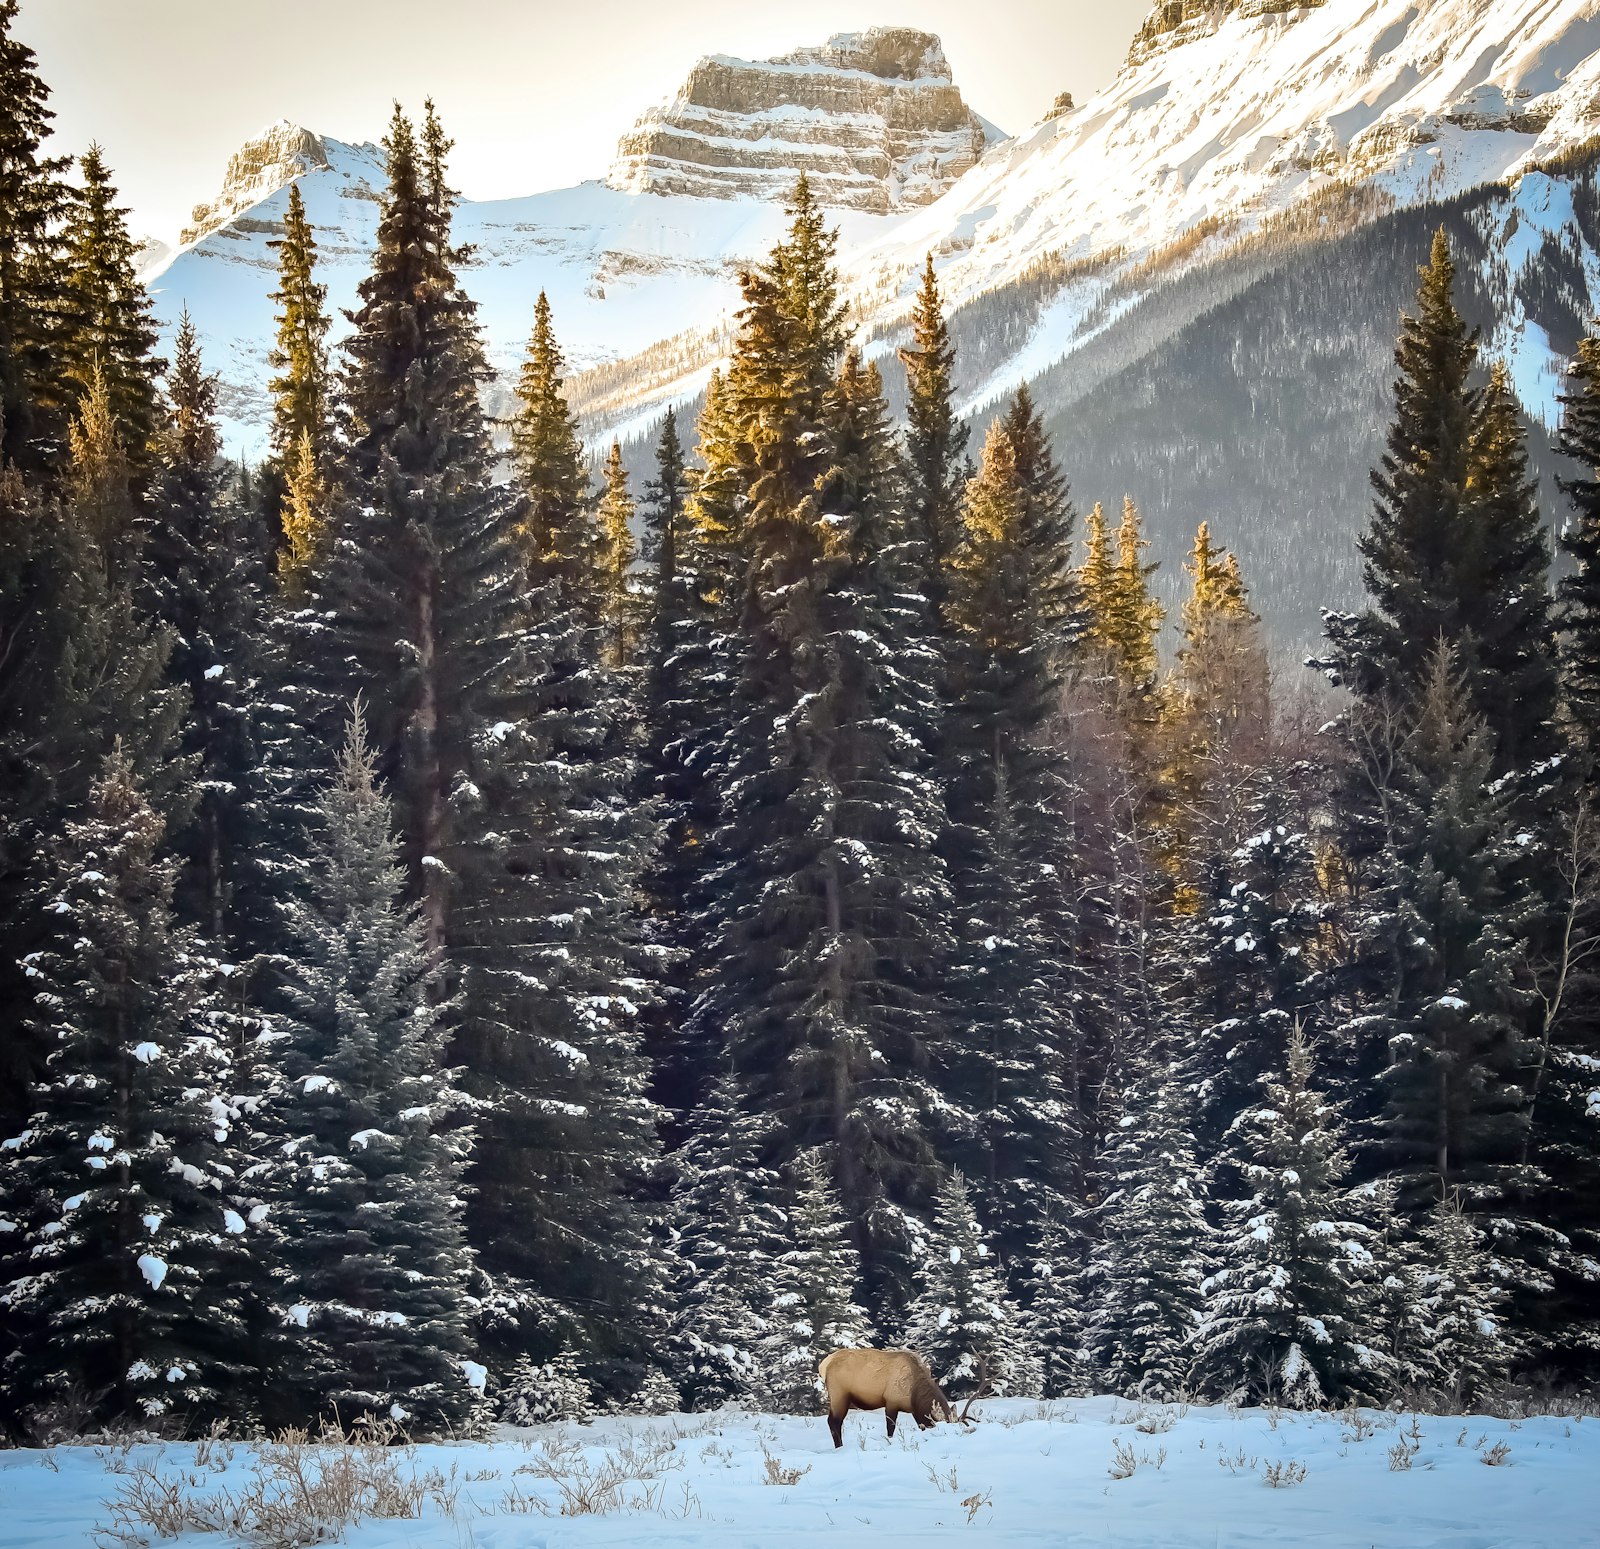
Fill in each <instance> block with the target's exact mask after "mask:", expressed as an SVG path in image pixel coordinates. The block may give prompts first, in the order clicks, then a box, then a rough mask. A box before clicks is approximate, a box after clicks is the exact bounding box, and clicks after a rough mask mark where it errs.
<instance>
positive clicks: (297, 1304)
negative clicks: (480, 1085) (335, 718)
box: [269, 707, 474, 1431]
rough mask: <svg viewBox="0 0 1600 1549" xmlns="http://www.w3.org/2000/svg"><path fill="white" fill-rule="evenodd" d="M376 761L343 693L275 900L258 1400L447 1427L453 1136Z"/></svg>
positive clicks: (459, 1397)
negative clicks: (296, 892) (270, 1259)
mask: <svg viewBox="0 0 1600 1549" xmlns="http://www.w3.org/2000/svg"><path fill="white" fill-rule="evenodd" d="M375 763H376V760H375V757H374V754H373V751H372V749H371V748H370V747H369V746H368V744H367V740H366V730H365V727H364V726H363V724H362V721H361V717H360V711H359V707H358V708H357V711H356V714H355V716H354V717H353V719H352V721H351V723H350V729H349V735H348V738H347V740H346V743H345V747H344V750H343V752H342V754H341V755H340V758H339V765H338V776H337V778H336V780H335V781H334V782H333V783H332V784H331V785H330V786H329V787H328V788H327V790H326V792H325V793H324V795H323V797H322V801H321V803H320V808H321V810H320V813H319V819H320V821H319V823H318V826H317V828H316V829H315V830H314V831H313V832H312V833H311V834H310V835H309V836H308V840H307V842H308V845H309V849H310V868H309V869H310V874H311V877H312V879H313V882H312V892H311V893H310V895H309V896H307V897H305V898H302V899H298V900H296V901H295V902H294V904H293V906H292V907H291V909H290V911H289V912H290V919H289V921H288V925H289V930H290V934H291V935H292V937H293V939H294V941H295V943H296V952H295V966H294V970H293V974H292V977H291V979H290V981H289V983H288V985H287V986H286V987H285V990H284V1000H285V1003H286V1006H285V1011H284V1013H283V1015H282V1016H280V1017H279V1018H278V1027H277V1032H278V1036H279V1037H280V1039H281V1040H282V1045H281V1047H282V1052H281V1055H280V1059H281V1064H282V1077H283V1079H282V1085H281V1092H280V1094H279V1096H278V1098H277V1099H276V1101H275V1103H274V1108H275V1112H274V1113H273V1115H272V1122H271V1133H272V1136H273V1142H274V1148H275V1152H276V1155H275V1156H274V1158H273V1160H272V1163H271V1166H270V1182H269V1189H270V1198H271V1205H272V1219H273V1222H274V1224H275V1227H276V1230H277V1233H278V1236H279V1240H280V1243H281V1250H280V1251H281V1254H282V1259H283V1265H282V1271H283V1289H282V1293H281V1296H282V1301H283V1303H284V1304H285V1306H286V1308H287V1321H288V1323H289V1325H290V1332H289V1333H287V1334H286V1336H285V1337H284V1340H283V1348H282V1350H281V1353H280V1361H281V1366H282V1370H283V1372H284V1380H285V1386H286V1387H287V1388H288V1390H289V1391H287V1392H285V1391H283V1390H282V1389H280V1391H279V1393H278V1395H276V1396H277V1397H278V1398H279V1399H280V1400H282V1401H284V1407H285V1411H286V1414H287V1415H288V1416H309V1415H321V1416H324V1417H327V1418H330V1419H331V1418H336V1417H339V1418H343V1419H344V1420H346V1421H349V1420H351V1419H354V1418H356V1417H358V1416H360V1415H362V1414H376V1415H381V1416H385V1417H391V1418H393V1419H396V1420H398V1421H401V1422H402V1423H404V1424H406V1425H407V1426H411V1427H415V1428H417V1429H419V1430H424V1431H438V1430H459V1429H460V1428H461V1427H462V1426H463V1424H465V1423H467V1422H468V1421H469V1420H470V1419H471V1417H472V1414H473V1410H474V1395H473V1391H472V1386H471V1384H470V1382H469V1381H468V1376H467V1370H466V1368H465V1366H464V1365H463V1363H464V1362H465V1361H466V1360H467V1359H468V1357H469V1356H470V1354H471V1353H472V1352H471V1345H470V1343H469V1339H468V1333H467V1309H468V1305H469V1303H468V1287H469V1284H470V1273H469V1272H470V1269H471V1258H470V1255H469V1253H468V1251H467V1247H466V1244H465V1241H464V1238H463V1234H462V1223H461V1199H460V1183H461V1173H462V1167H463V1163H464V1159H465V1155H466V1152H467V1149H468V1143H469V1139H470V1133H469V1132H468V1131H467V1130H465V1129H463V1128H462V1127H461V1126H460V1124H459V1115H460V1112H461V1110H462V1108H463V1107H464V1098H463V1096H462V1094H461V1093H460V1092H459V1091H458V1090H457V1088H456V1085H455V1076H454V1073H453V1072H452V1071H450V1070H449V1069H448V1068H447V1067H446V1066H445V1065H444V1063H443V1060H444V1053H445V1040H446V1037H447V1028H446V1025H445V1022H444V1019H443V1017H442V1015H441V1008H440V1007H439V1005H438V1004H437V1000H436V998H435V997H433V996H432V995H430V981H431V978H432V973H431V970H430V967H429V961H428V951H427V944H426V941H425V938H424V934H423V931H422V928H421V925H420V922H419V919H418V914H417V910H416V908H415V906H412V905H407V904H406V903H405V902H404V898H403V892H404V883H405V876H404V873H403V871H402V870H401V869H400V867H399V866H398V864H397V860H398V847H397V845H396V841H395V838H394V834H393V830H392V824H391V813H390V806H389V802H388V800H387V799H386V798H385V796H384V795H383V792H382V791H381V789H380V788H379V786H378V784H377V777H376V769H375Z"/></svg>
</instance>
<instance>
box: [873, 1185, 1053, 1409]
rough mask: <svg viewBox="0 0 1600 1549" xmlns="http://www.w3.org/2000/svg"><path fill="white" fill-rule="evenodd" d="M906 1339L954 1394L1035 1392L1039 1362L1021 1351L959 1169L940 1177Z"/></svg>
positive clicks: (1017, 1324)
mask: <svg viewBox="0 0 1600 1549" xmlns="http://www.w3.org/2000/svg"><path fill="white" fill-rule="evenodd" d="M905 1337H906V1343H907V1344H908V1345H909V1346H910V1347H911V1348H912V1349H913V1350H915V1351H916V1352H917V1354H918V1355H920V1356H921V1357H922V1358H923V1360H924V1361H926V1362H927V1364H928V1367H929V1369H930V1370H931V1371H933V1372H934V1373H935V1374H936V1375H937V1377H938V1381H939V1385H940V1386H941V1387H942V1388H943V1389H944V1390H945V1392H947V1393H948V1394H949V1395H950V1396H951V1397H952V1398H963V1397H968V1396H973V1395H976V1396H978V1397H984V1398H990V1397H1018V1396H1020V1397H1029V1396H1031V1395H1033V1394H1035V1393H1037V1391H1038V1383H1039V1377H1040V1373H1039V1367H1038V1362H1037V1360H1036V1359H1034V1358H1030V1356H1029V1354H1028V1353H1027V1352H1026V1350H1025V1346H1024V1341H1023V1326H1022V1319H1021V1317H1020V1315H1019V1314H1018V1312H1017V1308H1016V1306H1015V1305H1014V1304H1013V1302H1012V1300H1011V1297H1010V1294H1009V1292H1008V1291H1007V1289H1006V1282H1005V1276H1004V1275H1003V1274H1002V1273H1001V1272H1000V1270H999V1269H998V1268H997V1267H996V1265H995V1264H994V1263H993V1262H992V1256H991V1254H990V1252H989V1247H988V1244H987V1243H985V1242H984V1240H983V1234H982V1231H981V1230H980V1228H979V1226H978V1217H977V1214H976V1212H975V1211H974V1210H973V1207H972V1199H971V1197H970V1195H969V1194H968V1192H967V1185H966V1180H965V1179H963V1178H962V1176H961V1174H960V1173H959V1172H957V1173H952V1174H951V1175H950V1176H949V1177H948V1178H947V1179H945V1180H944V1182H943V1183H942V1184H941V1185H940V1186H939V1193H938V1195H937V1197H936V1198H935V1201H934V1208H933V1230H932V1232H931V1234H930V1236H929V1242H928V1252H927V1255H926V1256H925V1257H924V1259H923V1261H922V1264H921V1265H920V1266H919V1268H918V1271H917V1294H916V1297H915V1299H914V1300H913V1301H912V1303H911V1307H910V1310H909V1312H908V1314H907V1318H906V1336H905Z"/></svg>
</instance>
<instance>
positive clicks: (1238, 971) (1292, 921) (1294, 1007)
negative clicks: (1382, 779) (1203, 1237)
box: [1175, 766, 1328, 1198]
mask: <svg viewBox="0 0 1600 1549" xmlns="http://www.w3.org/2000/svg"><path fill="white" fill-rule="evenodd" d="M1248 785H1249V790H1248V794H1247V796H1246V798H1245V801H1244V802H1243V811H1242V813H1241V817H1242V818H1243V820H1244V825H1245V826H1246V828H1247V829H1248V836H1247V837H1246V838H1245V840H1244V842H1243V843H1242V844H1238V845H1233V846H1224V849H1223V853H1220V854H1216V855H1213V856H1211V857H1209V858H1207V859H1206V860H1205V861H1203V862H1202V864H1201V866H1200V868H1199V872H1198V875H1197V877H1196V883H1197V888H1196V891H1197V899H1196V903H1197V912H1196V914H1195V915H1194V917H1193V919H1192V920H1191V921H1190V922H1188V924H1187V926H1186V928H1185V929H1184V930H1183V931H1182V932H1181V934H1180V936H1179V938H1178V941H1177V942H1176V944H1175V946H1176V950H1177V954H1178V962H1177V964H1176V967H1177V969H1178V971H1179V973H1180V974H1181V976H1182V980H1183V989H1182V993H1183V997H1184V1001H1185V1004H1186V1007H1187V1009H1188V1014H1189V1015H1190V1017H1191V1018H1192V1019H1193V1021H1194V1022H1195V1024H1196V1028H1195V1033H1194V1036H1193V1037H1192V1038H1191V1039H1189V1040H1187V1041H1186V1043H1187V1046H1186V1048H1185V1049H1184V1051H1183V1053H1182V1055H1181V1059H1182V1066H1183V1074H1184V1078H1185V1080H1186V1081H1187V1082H1188V1084H1189V1086H1190V1089H1191V1091H1192V1093H1193V1097H1192V1103H1193V1109H1192V1111H1193V1115H1194V1135H1195V1144H1196V1147H1197V1149H1198V1152H1199V1154H1200V1156H1201V1157H1202V1158H1203V1159H1204V1162H1205V1164H1206V1166H1207V1168H1208V1170H1209V1174H1210V1186H1209V1188H1208V1192H1209V1193H1210V1194H1212V1195H1213V1196H1220V1197H1222V1198H1237V1197H1238V1196H1239V1194H1240V1193H1242V1192H1243V1186H1242V1180H1241V1179H1240V1178H1239V1176H1238V1174H1237V1173H1236V1172H1235V1171H1233V1170H1232V1168H1231V1166H1230V1161H1229V1158H1228V1156H1227V1154H1226V1151H1225V1147H1224V1146H1223V1137H1224V1136H1225V1135H1226V1134H1227V1133H1228V1131H1229V1129H1230V1128H1231V1127H1232V1125H1233V1123H1234V1121H1235V1120H1236V1119H1237V1118H1238V1117H1239V1115H1240V1114H1241V1113H1242V1112H1243V1111H1244V1110H1245V1109H1246V1108H1247V1107H1249V1106H1251V1105H1252V1104H1254V1103H1255V1102H1256V1101H1257V1100H1258V1099H1259V1097H1260V1083H1261V1081H1262V1079H1263V1078H1264V1077H1265V1076H1266V1075H1267V1074H1268V1073H1269V1072H1271V1071H1275V1070H1281V1069H1283V1064H1284V1058H1285V1055H1286V1053H1287V1051H1288V1046H1289V1037H1290V1034H1291V1032H1292V1030H1293V1027H1294V1024H1295V1020H1296V1018H1298V1017H1301V1016H1303V1015H1304V1014H1305V1013H1306V1012H1307V1011H1308V1010H1309V1008H1310V1007H1311V1006H1312V1005H1313V1004H1315V1003H1316V1002H1317V1001H1318V1000H1319V998H1325V997H1326V995H1327V994H1328V990H1327V986H1326V983H1325V980H1324V976H1322V975H1321V974H1320V973H1319V971H1318V966H1317V964H1316V962H1315V949H1316V946H1317V942H1318V937H1319V933H1320V932H1321V931H1322V929H1323V926H1324V923H1325V919H1326V915H1327V913H1328V911H1327V909H1326V907H1325V905H1324V904H1323V902H1322V900H1321V897H1320V890H1319V887H1318V883H1317V877H1316V862H1315V855H1314V853H1313V845H1312V837H1311V834H1310V832H1309V831H1308V828H1307V826H1306V825H1305V824H1304V823H1303V822H1301V821H1300V820H1299V815H1298V814H1297V813H1296V812H1295V810H1294V805H1293V800H1292V796H1291V794H1290V792H1289V791H1288V790H1287V789H1286V785H1287V781H1286V779H1285V771H1284V770H1282V769H1281V768H1275V767H1271V766H1269V767H1267V768H1266V769H1264V770H1263V771H1262V772H1261V775H1260V777H1259V778H1255V779H1252V780H1251V781H1249V782H1248Z"/></svg>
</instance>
